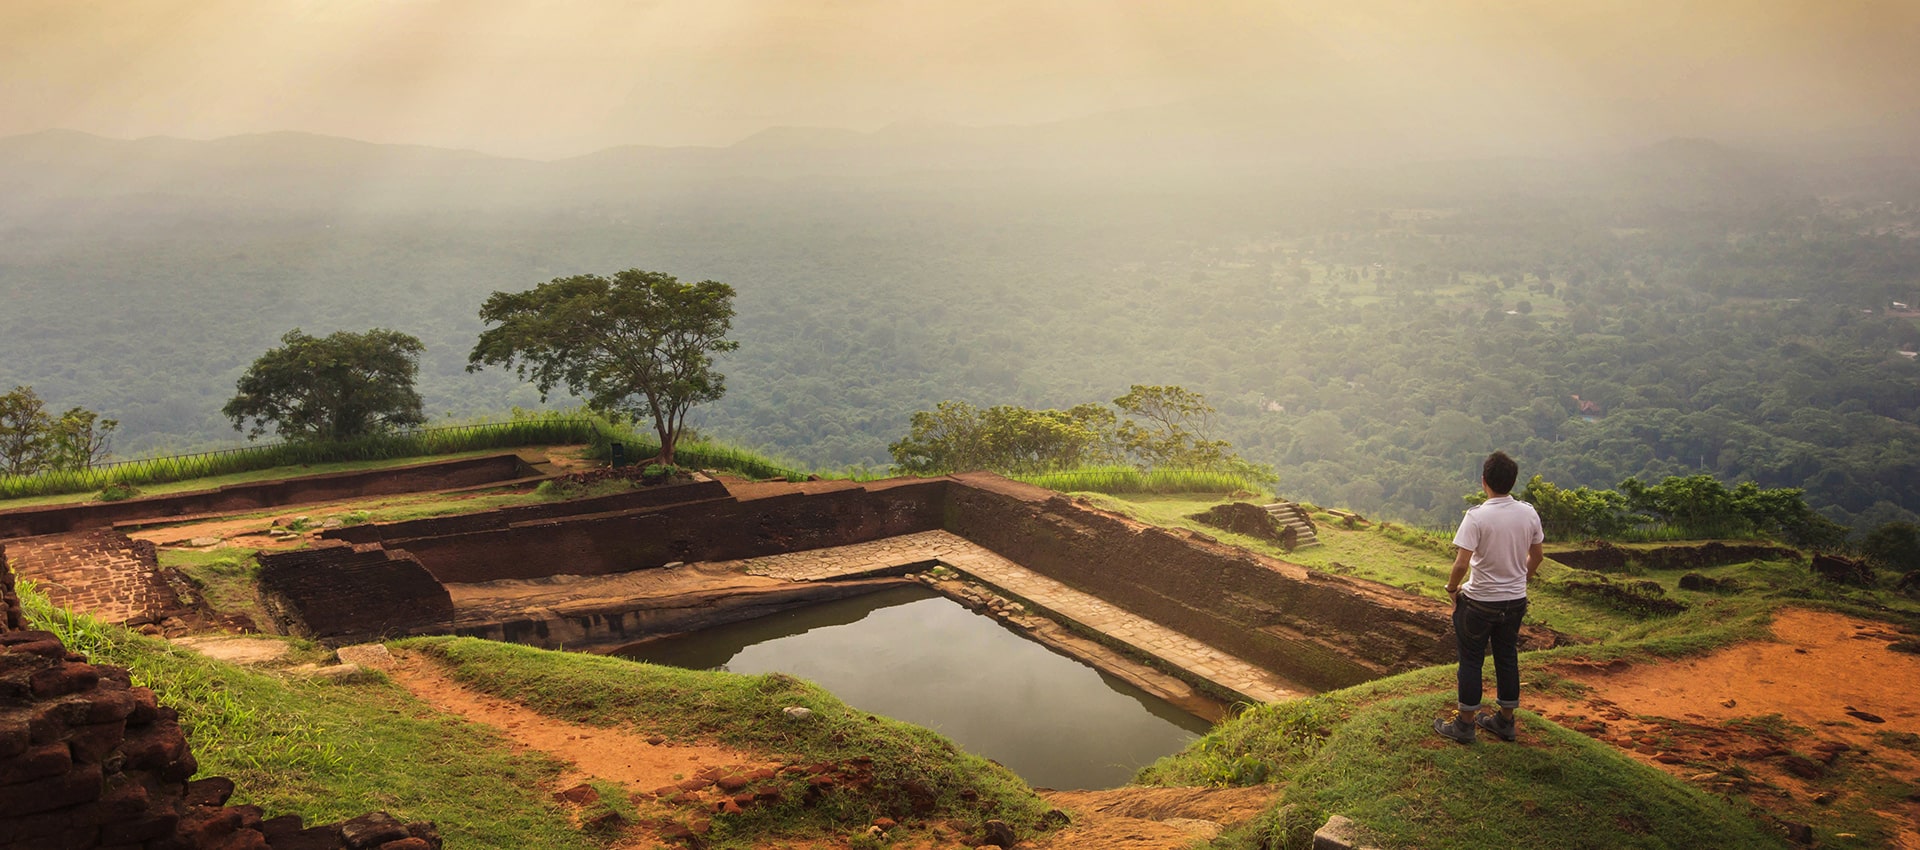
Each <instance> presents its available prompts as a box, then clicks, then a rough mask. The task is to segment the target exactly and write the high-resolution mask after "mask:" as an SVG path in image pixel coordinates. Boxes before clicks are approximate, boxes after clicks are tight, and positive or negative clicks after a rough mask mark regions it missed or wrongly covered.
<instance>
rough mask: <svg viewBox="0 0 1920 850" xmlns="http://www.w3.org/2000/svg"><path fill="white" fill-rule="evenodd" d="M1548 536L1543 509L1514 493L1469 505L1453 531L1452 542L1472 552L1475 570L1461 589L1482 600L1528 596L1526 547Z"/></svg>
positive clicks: (1470, 596) (1472, 562) (1471, 563)
mask: <svg viewBox="0 0 1920 850" xmlns="http://www.w3.org/2000/svg"><path fill="white" fill-rule="evenodd" d="M1546 539H1547V537H1546V534H1545V533H1544V532H1543V531H1542V530H1541V528H1540V513H1539V512H1538V511H1535V510H1534V509H1533V506H1532V505H1529V504H1527V503H1526V502H1522V501H1519V500H1517V499H1515V498H1513V497H1512V496H1495V497H1493V498H1491V499H1488V500H1486V501H1485V502H1483V503H1481V504H1479V505H1475V506H1474V507H1472V508H1470V509H1468V510H1467V515H1466V516H1465V517H1463V518H1461V520H1460V530H1459V531H1458V532H1456V533H1455V534H1454V535H1453V545H1455V546H1458V547H1460V548H1462V549H1466V550H1468V551H1470V552H1472V553H1473V558H1472V559H1471V560H1469V561H1468V562H1467V564H1468V566H1469V567H1471V568H1472V570H1473V573H1472V574H1471V575H1469V576H1468V577H1467V583H1466V584H1463V585H1461V586H1460V592H1461V593H1464V594H1466V595H1467V596H1468V598H1471V599H1474V600H1476V601H1479V602H1506V601H1509V600H1513V599H1525V598H1527V550H1528V549H1530V548H1532V547H1533V544H1535V543H1539V542H1541V541H1543V540H1546Z"/></svg>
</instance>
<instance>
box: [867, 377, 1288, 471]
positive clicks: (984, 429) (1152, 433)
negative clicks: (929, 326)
mask: <svg viewBox="0 0 1920 850" xmlns="http://www.w3.org/2000/svg"><path fill="white" fill-rule="evenodd" d="M1212 414H1213V408H1212V407H1209V406H1208V405H1207V402H1206V398H1205V397H1203V396H1201V395H1200V394H1199V393H1196V392H1193V391H1191V390H1188V389H1186V388H1184V387H1178V386H1145V385H1141V384H1135V385H1133V387H1132V388H1131V389H1130V390H1128V392H1127V394H1126V395H1123V396H1121V397H1119V398H1116V399H1114V400H1113V407H1112V408H1109V407H1107V406H1106V405H1102V404H1095V403H1087V404H1078V405H1074V406H1073V407H1071V408H1069V409H1067V410H1033V409H1030V408H1025V407H1020V406H1018V405H1011V404H1001V405H995V406H993V407H989V408H986V409H981V408H978V407H975V406H973V405H971V404H968V403H966V402H963V401H943V402H940V403H939V404H937V405H935V406H934V409H932V410H922V411H920V412H918V413H915V414H914V415H913V421H912V424H911V426H910V427H909V429H908V432H907V435H906V436H905V437H902V438H901V439H900V440H899V441H897V442H895V443H893V444H892V445H890V446H888V447H887V448H888V451H889V452H891V453H892V455H893V464H894V468H895V469H897V470H899V471H901V472H904V473H908V474H912V475H941V474H945V473H950V472H963V471H966V470H972V469H985V470H989V471H993V472H1002V473H1008V474H1014V475H1024V474H1035V473H1042V472H1054V471H1059V470H1067V469H1077V468H1080V467H1086V466H1097V465H1101V464H1110V463H1120V462H1127V463H1132V464H1134V465H1136V466H1139V467H1140V468H1142V469H1152V468H1155V467H1184V468H1191V469H1221V468H1232V469H1233V470H1234V471H1235V472H1239V473H1242V474H1248V475H1251V476H1253V477H1255V478H1265V479H1271V478H1273V477H1274V476H1273V473H1272V470H1270V469H1265V468H1261V467H1257V466H1255V465H1252V464H1248V463H1246V462H1245V461H1243V460H1241V459H1239V458H1238V457H1236V456H1235V455H1234V453H1233V446H1232V445H1230V444H1228V443H1227V441H1225V440H1219V439H1214V438H1213V437H1212V425H1211V415H1212Z"/></svg>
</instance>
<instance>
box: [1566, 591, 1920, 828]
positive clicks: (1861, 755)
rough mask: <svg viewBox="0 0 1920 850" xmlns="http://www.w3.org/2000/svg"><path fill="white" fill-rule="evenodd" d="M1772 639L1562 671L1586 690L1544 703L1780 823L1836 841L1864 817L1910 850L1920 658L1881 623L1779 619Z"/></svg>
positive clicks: (1820, 617)
mask: <svg viewBox="0 0 1920 850" xmlns="http://www.w3.org/2000/svg"><path fill="white" fill-rule="evenodd" d="M1772 628H1773V634H1774V638H1775V639H1774V640H1772V641H1754V642H1749V643H1743V644H1739V645H1736V646H1731V647H1728V648H1726V649H1723V650H1720V651H1718V652H1715V653H1713V654H1711V655H1707V656H1703V657H1700V658H1691V659H1685V660H1680V661H1672V662H1664V663H1658V664H1625V663H1622V662H1611V663H1606V664H1589V663H1581V662H1568V663H1561V664H1557V665H1554V666H1552V667H1550V668H1549V670H1550V671H1551V672H1553V673H1555V674H1558V675H1560V676H1564V677H1566V678H1569V679H1572V680H1574V681H1576V682H1578V683H1580V684H1583V685H1586V686H1588V690H1587V692H1586V694H1585V695H1584V696H1583V697H1581V698H1578V699H1568V698H1554V697H1549V698H1544V699H1541V700H1537V701H1536V707H1537V708H1538V709H1539V710H1540V711H1541V713H1543V714H1545V715H1546V716H1548V717H1549V718H1551V719H1553V720H1554V721H1556V722H1559V723H1561V724H1563V725H1566V726H1569V727H1571V728H1574V729H1578V730H1579V731H1581V732H1583V733H1586V734H1588V735H1590V736H1592V737H1593V738H1595V739H1596V740H1599V741H1602V742H1605V743H1608V744H1611V745H1613V746H1615V747H1617V748H1619V749H1621V750H1623V751H1624V752H1626V753H1627V754H1628V755H1629V756H1631V757H1633V758H1635V759H1638V760H1640V761H1642V762H1644V763H1646V764H1650V765H1652V766H1654V767H1656V768H1659V769H1661V770H1665V771H1667V772H1668V773H1671V774H1673V775H1675V776H1679V777H1681V778H1682V779H1686V780H1688V781H1689V782H1692V783H1694V784H1695V785H1697V786H1700V787H1703V788H1705V789H1708V790H1711V791H1715V792H1719V793H1730V794H1734V795H1737V796H1742V797H1745V798H1746V799H1747V800H1749V801H1750V802H1752V803H1753V804H1755V805H1757V806H1760V807H1761V808H1764V809H1767V810H1768V811H1770V812H1772V813H1774V814H1775V816H1776V817H1778V818H1779V819H1780V820H1782V821H1783V822H1788V823H1804V824H1809V825H1811V826H1812V827H1814V828H1815V829H1816V830H1822V831H1824V830H1827V829H1832V830H1834V831H1836V832H1837V831H1839V830H1842V829H1848V828H1852V827H1848V826H1846V824H1847V823H1849V822H1852V821H1850V818H1851V817H1854V816H1861V815H1867V816H1873V817H1877V818H1878V819H1879V820H1880V821H1881V823H1882V824H1883V825H1884V827H1885V830H1886V835H1887V838H1888V841H1889V845H1888V846H1892V847H1897V848H1900V850H1920V793H1916V792H1920V655H1914V654H1911V653H1905V652H1898V651H1893V650H1891V649H1890V644H1892V643H1894V642H1895V641H1898V640H1903V639H1905V640H1911V639H1912V637H1911V636H1909V635H1901V634H1899V633H1898V632H1896V631H1895V630H1894V629H1893V628H1892V627H1890V626H1888V625H1886V624H1884V623H1876V622H1872V621H1868V620H1861V619H1858V618H1854V617H1848V616H1846V615H1843V614H1835V613H1830V612H1824V611H1810V610H1798V609H1789V610H1783V611H1781V612H1779V613H1778V614H1776V615H1775V617H1774V621H1773V627H1772Z"/></svg>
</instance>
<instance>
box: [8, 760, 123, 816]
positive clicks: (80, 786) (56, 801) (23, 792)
mask: <svg viewBox="0 0 1920 850" xmlns="http://www.w3.org/2000/svg"><path fill="white" fill-rule="evenodd" d="M101 778H102V776H101V772H100V766H99V765H97V764H90V765H85V766H83V767H80V768H78V769H76V770H73V771H71V772H68V773H65V774H62V775H60V776H51V777H47V778H45V779H38V780H35V781H32V782H23V783H20V784H18V785H7V786H0V818H12V817H19V816H20V815H31V814H36V813H39V812H50V811H53V810H55V809H64V808H66V807H68V806H77V805H79V804H81V803H88V802H92V801H94V800H97V799H99V798H100V792H101V784H100V783H101Z"/></svg>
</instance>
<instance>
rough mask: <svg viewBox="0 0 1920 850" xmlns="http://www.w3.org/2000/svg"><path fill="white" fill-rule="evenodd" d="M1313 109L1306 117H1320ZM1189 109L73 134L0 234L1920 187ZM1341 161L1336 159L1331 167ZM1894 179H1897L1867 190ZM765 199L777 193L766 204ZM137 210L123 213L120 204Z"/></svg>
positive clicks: (1, 160)
mask: <svg viewBox="0 0 1920 850" xmlns="http://www.w3.org/2000/svg"><path fill="white" fill-rule="evenodd" d="M1310 111H1311V110H1308V109H1307V108H1305V107H1303V113H1306V112H1310ZM1276 114H1279V115H1284V114H1285V113H1284V111H1282V112H1280V113H1276V112H1275V111H1274V110H1271V109H1252V110H1246V111H1245V112H1244V113H1242V114H1235V113H1233V112H1232V111H1231V110H1224V109H1222V108H1220V107H1219V106H1218V105H1196V104H1176V105H1171V106H1166V107H1154V108H1147V109H1138V110H1128V111H1122V112H1111V113H1103V114H1099V115H1093V116H1088V117H1085V118H1081V119H1075V120H1070V121H1059V122H1053V123H1049V124H1038V125H1030V126H1005V127H961V126H956V125H943V124H925V123H921V124H897V125H891V126H888V127H884V128H881V129H879V130H876V131H873V132H865V133H863V132H855V131H851V130H842V129H830V128H809V127H782V128H773V129H769V130H766V131H763V132H761V133H758V134H755V135H753V136H750V137H748V138H746V139H743V140H741V141H740V142H738V143H736V144H734V145H731V146H728V147H650V146H638V145H634V146H622V147H616V148H609V149H606V150H602V151H598V152H595V153H592V154H587V155H585V156H579V157H573V158H570V159H563V160H556V161H535V160H525V159H512V158H505V157H497V156H491V155H488V154H483V153H479V152H475V151H468V150H449V149H442V148H432V147H423V146H416V145H390V144H374V143H369V142H362V141H355V140H352V139H342V138H335V137H329V136H318V135H312V134H306V133H265V134H257V135H247V136H234V137H229V138H222V139H213V140H208V141H195V140H187V139H174V138H158V137H156V138H146V139H138V140H117V139H108V138H102V137H99V136H93V135H89V134H86V133H78V132H73V131H67V130H50V131H46V132H41V133H34V134H30V135H24V136H15V137H11V138H4V139H0V217H6V218H15V217H18V216H21V215H41V214H47V213H48V212H49V211H50V210H51V211H54V212H56V213H57V212H59V211H65V212H67V213H69V214H84V213H89V212H97V211H99V210H100V209H102V208H103V205H104V206H113V205H117V204H131V205H134V206H139V205H141V204H146V205H150V206H154V207H158V208H165V207H166V206H167V205H168V204H169V203H173V202H174V201H168V200H167V199H174V200H175V201H178V200H180V199H195V200H196V202H206V203H214V204H219V205H230V206H239V207H260V206H265V207H271V208H276V209H339V208H352V209H366V210H383V209H385V210H407V209H437V208H461V209H474V208H479V209H486V208H500V209H549V208H554V207H556V206H558V207H561V208H566V207H571V206H573V205H577V204H583V203H584V204H592V205H596V206H597V205H605V204H609V203H613V204H626V203H633V202H645V201H647V200H654V201H666V200H670V199H672V198H674V197H678V196H682V195H684V194H685V193H699V192H703V191H709V190H711V189H712V188H713V187H718V186H727V185H736V186H751V185H753V184H756V183H765V182H768V181H773V182H776V183H777V182H785V181H804V182H808V183H815V182H820V181H829V182H838V183H845V184H847V185H848V186H866V187H869V188H873V187H887V186H892V187H895V188H913V189H916V190H921V189H926V188H929V187H945V188H948V189H952V190H956V191H973V190H976V189H979V188H982V187H984V186H987V185H1000V186H1002V187H1003V188H1018V187H1021V186H1035V185H1045V184H1060V185H1072V186H1080V187H1083V188H1092V189H1095V190H1117V191H1129V190H1146V191H1182V192H1195V191H1197V192H1202V193H1212V192H1220V191H1226V192H1230V193H1244V192H1249V191H1265V192H1276V193H1282V194H1303V193H1304V194H1307V195H1313V194H1326V195H1330V196H1339V197H1341V198H1343V199H1346V200H1349V201H1351V200H1355V199H1373V200H1371V201H1369V202H1370V203H1378V204H1381V205H1388V204H1396V203H1398V204H1405V205H1417V204H1423V203H1431V204H1441V203H1444V202H1445V199H1446V198H1448V197H1455V198H1458V197H1485V196H1489V195H1505V194H1518V195H1528V194H1535V193H1552V194H1565V193H1567V192H1575V193H1579V194H1583V195H1585V194H1596V195H1607V194H1625V195H1633V196H1641V197H1645V196H1648V195H1656V196H1659V195H1665V196H1672V197H1674V198H1681V197H1683V196H1693V195H1707V196H1713V197H1718V198H1722V199H1727V198H1733V197H1738V198H1745V199H1751V198H1755V197H1765V196H1778V195H1782V194H1799V195H1806V194H1812V193H1818V192H1820V191H1822V190H1823V189H1827V190H1844V189H1846V188H1847V187H1860V186H1867V187H1871V186H1875V185H1893V186H1915V185H1920V176H1917V175H1920V167H1916V166H1915V164H1914V162H1913V161H1911V160H1907V161H1894V160H1881V161H1874V162H1845V163H1840V162H1832V161H1828V162H1811V161H1800V160H1793V159H1789V158H1787V157H1783V156H1776V155H1767V154H1761V153H1756V152H1753V151H1745V150H1739V149H1735V148H1730V147H1727V146H1724V145H1721V144H1718V143H1716V142H1712V141H1708V140H1699V139H1675V140H1670V141H1666V142H1661V143H1659V144H1655V145H1651V146H1647V147H1644V148H1639V149H1635V150H1631V151H1628V152H1625V153H1618V154H1611V155H1605V156H1584V157H1562V158H1552V157H1495V158H1466V159H1462V158H1454V159H1448V158H1444V157H1436V158H1433V159H1430V160H1427V161H1418V160H1414V161H1402V162H1400V163H1399V164H1384V165H1383V164H1380V163H1379V162H1378V161H1377V159H1375V158H1372V157H1370V156H1369V155H1366V154H1364V153H1360V154H1355V155H1351V156H1346V157H1344V158H1343V157H1338V156H1333V155H1331V154H1327V149H1328V148H1329V147H1337V146H1338V144H1339V140H1341V139H1347V138H1352V137H1354V135H1355V134H1356V133H1357V132H1359V128H1355V127H1351V126H1330V125H1328V124H1327V123H1325V122H1321V123H1318V124H1316V123H1313V122H1310V121H1306V120H1287V119H1285V118H1280V117H1276ZM1323 154H1324V155H1326V156H1327V158H1325V159H1319V158H1316V157H1320V156H1322V155H1323ZM1883 173H1884V174H1889V175H1893V176H1892V177H1875V176H1863V175H1879V174H1883ZM752 191H759V190H752ZM113 198H117V199H120V200H119V201H116V202H115V203H114V204H105V202H106V201H107V199H113Z"/></svg>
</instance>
